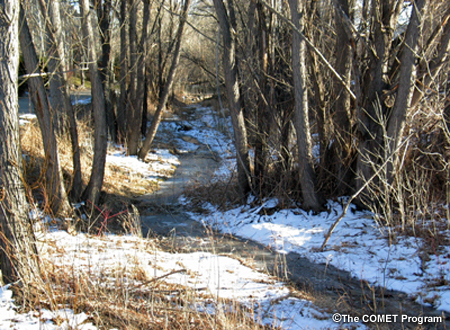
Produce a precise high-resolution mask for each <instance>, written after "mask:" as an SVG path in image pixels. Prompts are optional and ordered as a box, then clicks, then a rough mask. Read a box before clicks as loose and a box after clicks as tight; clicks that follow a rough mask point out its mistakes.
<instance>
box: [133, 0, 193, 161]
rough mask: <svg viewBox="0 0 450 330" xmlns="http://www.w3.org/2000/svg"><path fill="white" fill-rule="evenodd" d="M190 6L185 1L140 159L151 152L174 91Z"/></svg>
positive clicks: (188, 2)
mask: <svg viewBox="0 0 450 330" xmlns="http://www.w3.org/2000/svg"><path fill="white" fill-rule="evenodd" d="M189 5H190V0H185V2H184V6H183V10H182V12H181V16H180V23H179V26H178V31H177V34H176V37H175V38H176V41H175V42H176V44H175V49H174V52H173V57H172V64H171V66H170V69H169V73H168V75H167V79H166V83H165V84H164V89H163V91H162V94H161V96H160V99H159V102H158V108H157V109H156V112H155V115H154V116H153V120H152V123H151V125H150V128H149V130H148V132H147V136H146V138H145V141H144V144H143V146H142V148H141V150H140V151H139V158H141V159H145V157H146V156H147V154H148V152H149V151H150V148H151V146H152V143H153V139H154V138H155V135H156V132H157V130H158V127H159V124H160V123H161V120H162V115H163V112H164V109H165V107H166V103H167V100H168V99H169V94H170V90H171V89H172V84H173V78H174V77H175V72H176V70H177V67H178V63H179V61H180V49H181V39H182V36H183V28H184V24H185V22H186V19H187V14H188V11H189ZM144 64H145V63H144V62H142V71H143V72H144V69H145V68H144ZM140 65H141V64H140Z"/></svg>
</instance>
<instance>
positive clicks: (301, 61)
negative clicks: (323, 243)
mask: <svg viewBox="0 0 450 330" xmlns="http://www.w3.org/2000/svg"><path fill="white" fill-rule="evenodd" d="M289 6H290V9H291V18H292V22H293V24H294V25H295V27H296V28H297V29H298V30H300V31H303V29H304V19H303V18H301V15H300V13H299V9H300V8H299V0H289ZM302 11H303V12H304V10H303V8H302ZM292 75H293V77H294V96H295V111H294V114H295V129H296V131H297V144H298V145H297V147H298V154H299V165H300V168H299V175H300V184H301V188H302V196H303V205H302V206H303V208H304V209H306V210H313V211H319V209H320V207H321V205H320V201H319V197H318V195H317V192H316V188H315V181H316V175H315V172H314V167H313V166H314V159H313V156H312V141H311V132H310V127H309V119H308V116H309V113H308V93H307V90H306V88H305V85H306V44H305V41H304V39H303V38H302V37H301V36H300V35H299V34H298V33H293V36H292Z"/></svg>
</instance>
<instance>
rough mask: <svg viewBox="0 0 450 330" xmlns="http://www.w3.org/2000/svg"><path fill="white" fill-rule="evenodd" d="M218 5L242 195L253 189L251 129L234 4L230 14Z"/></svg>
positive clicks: (217, 10)
mask: <svg viewBox="0 0 450 330" xmlns="http://www.w3.org/2000/svg"><path fill="white" fill-rule="evenodd" d="M214 7H215V9H216V13H217V16H218V19H219V26H220V30H221V32H222V38H223V46H224V48H223V71H224V73H225V86H226V91H227V98H228V106H229V109H230V112H231V121H232V124H233V130H234V145H235V148H236V159H237V175H238V184H239V189H240V193H241V195H242V197H245V196H246V195H247V194H248V193H249V192H250V190H251V183H252V182H251V176H250V157H249V152H248V143H247V129H246V126H245V120H244V112H243V108H242V101H241V93H240V89H239V79H238V63H237V62H238V60H237V58H236V40H235V32H236V31H235V29H234V28H235V19H234V8H233V4H232V3H230V2H229V3H228V9H229V11H230V12H229V13H227V10H226V8H225V4H224V3H223V0H214Z"/></svg>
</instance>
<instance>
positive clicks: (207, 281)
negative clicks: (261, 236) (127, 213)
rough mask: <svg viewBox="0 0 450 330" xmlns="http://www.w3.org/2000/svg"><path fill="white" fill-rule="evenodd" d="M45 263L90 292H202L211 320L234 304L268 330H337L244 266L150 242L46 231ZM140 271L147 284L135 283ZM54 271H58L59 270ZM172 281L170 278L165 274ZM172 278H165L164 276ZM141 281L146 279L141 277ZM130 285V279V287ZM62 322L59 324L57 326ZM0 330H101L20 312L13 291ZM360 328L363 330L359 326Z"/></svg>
mask: <svg viewBox="0 0 450 330" xmlns="http://www.w3.org/2000/svg"><path fill="white" fill-rule="evenodd" d="M39 249H40V256H41V258H42V260H43V262H44V263H45V264H47V265H49V264H51V265H53V266H52V267H53V268H54V269H56V270H58V269H60V271H64V272H65V273H66V274H71V275H72V274H73V275H74V276H75V278H77V277H80V276H81V277H83V278H90V281H91V282H92V285H98V286H107V287H109V288H114V287H115V285H116V284H115V283H117V276H118V275H117V274H118V273H120V274H122V279H121V280H122V281H128V282H129V283H128V287H129V288H128V289H129V290H130V291H132V290H133V289H134V288H139V290H142V291H145V290H146V289H147V288H148V289H147V290H149V291H150V290H151V279H155V278H164V279H163V281H165V282H166V283H173V284H180V285H183V286H184V287H187V288H192V289H193V292H198V297H197V298H196V299H195V301H196V303H197V308H198V309H199V310H207V311H209V312H212V313H214V312H215V308H217V307H214V306H218V303H219V302H221V301H224V300H223V299H232V300H233V301H235V302H239V303H241V304H243V305H245V306H247V307H249V308H251V309H254V310H255V315H254V317H255V319H256V320H257V321H258V322H260V323H263V324H270V325H276V326H282V327H283V328H286V329H304V328H307V327H309V328H313V329H336V328H338V325H337V324H336V323H333V322H332V320H331V318H330V317H331V316H330V315H329V314H327V313H325V312H323V311H320V310H319V309H318V308H316V307H314V305H313V304H312V303H311V302H309V301H307V300H304V299H299V298H296V297H294V296H293V295H292V294H291V291H290V289H289V288H287V287H286V286H285V285H284V284H283V283H281V282H279V281H277V280H275V279H274V278H272V277H270V276H268V275H266V274H262V273H259V272H257V271H255V270H253V269H251V268H249V267H246V266H244V265H242V264H241V263H240V262H239V261H238V260H235V259H231V258H229V257H225V256H218V255H214V254H211V253H205V252H196V253H188V254H184V253H177V254H172V253H167V252H163V251H161V250H159V249H157V248H155V246H154V244H152V241H151V240H145V239H141V238H137V237H133V236H114V235H107V236H103V237H92V236H88V235H86V234H77V235H76V236H72V235H70V234H68V233H66V232H64V231H48V232H46V233H44V234H41V235H40V237H39ZM137 270H139V272H140V273H143V274H145V278H146V279H147V281H143V280H141V281H137V280H130V279H132V278H133V277H132V275H131V274H132V273H135V272H136V271H137ZM54 271H55V270H54ZM168 274H169V275H168ZM167 275H168V276H167ZM140 277H142V275H141V276H140ZM127 279H128V280H127ZM55 320H59V322H58V323H59V325H57V324H55ZM0 329H18V330H19V329H36V330H38V329H49V330H53V329H55V330H56V329H84V330H91V329H96V327H95V326H94V325H93V324H92V323H91V322H90V321H89V314H86V313H80V314H75V313H74V312H73V311H72V310H70V309H61V310H58V311H49V310H45V309H36V311H32V312H29V313H26V314H24V313H22V314H20V313H18V312H16V310H15V306H14V299H13V297H12V292H11V291H10V290H8V287H3V288H1V289H0ZM355 329H365V327H364V326H363V325H360V324H357V325H356V327H355Z"/></svg>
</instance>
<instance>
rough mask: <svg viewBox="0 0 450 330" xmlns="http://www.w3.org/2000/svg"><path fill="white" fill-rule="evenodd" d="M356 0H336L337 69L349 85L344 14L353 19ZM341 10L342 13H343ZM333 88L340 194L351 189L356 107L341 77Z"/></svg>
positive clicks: (349, 46)
mask: <svg viewBox="0 0 450 330" xmlns="http://www.w3.org/2000/svg"><path fill="white" fill-rule="evenodd" d="M353 6H354V1H353V0H338V1H337V2H336V3H335V22H336V36H337V39H336V46H335V47H336V51H335V53H336V56H337V61H336V71H337V72H338V73H339V74H340V75H341V77H342V79H343V80H344V82H345V84H346V85H348V86H350V84H351V80H352V75H351V73H352V57H353V49H352V42H353V40H352V36H351V35H349V33H347V29H346V28H345V23H344V18H343V17H342V15H346V16H347V17H348V18H350V19H351V17H352V16H353V14H352V12H353ZM341 11H342V13H341ZM333 91H334V95H335V96H334V97H335V99H336V103H335V106H334V109H335V111H334V118H333V123H334V133H335V135H334V143H333V150H332V153H333V154H332V156H333V159H332V161H331V162H330V163H331V164H330V165H331V166H332V169H331V172H332V173H333V174H334V175H335V176H336V190H337V194H338V195H344V194H347V193H349V190H348V187H349V185H348V182H350V181H351V174H352V172H351V170H350V167H351V164H352V160H353V155H354V150H353V143H352V139H353V134H352V123H353V121H354V116H353V111H352V109H351V98H350V94H349V93H347V91H346V90H345V89H344V88H343V86H342V83H341V82H340V81H339V80H338V79H336V78H335V79H334V82H333Z"/></svg>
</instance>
